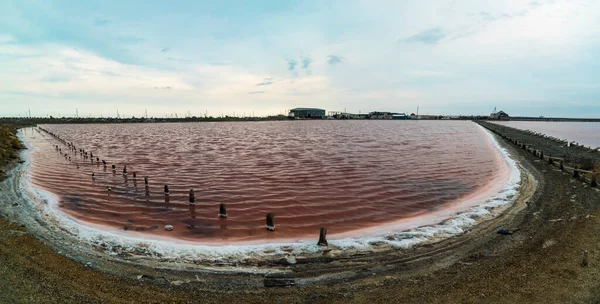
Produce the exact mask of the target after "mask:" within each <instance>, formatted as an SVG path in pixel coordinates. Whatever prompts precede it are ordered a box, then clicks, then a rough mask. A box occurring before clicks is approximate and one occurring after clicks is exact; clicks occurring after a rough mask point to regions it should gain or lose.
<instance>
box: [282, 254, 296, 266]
mask: <svg viewBox="0 0 600 304" xmlns="http://www.w3.org/2000/svg"><path fill="white" fill-rule="evenodd" d="M285 261H286V262H287V263H288V264H290V265H294V264H296V262H297V261H296V257H295V256H293V255H290V256H288V257H287V258H285Z"/></svg>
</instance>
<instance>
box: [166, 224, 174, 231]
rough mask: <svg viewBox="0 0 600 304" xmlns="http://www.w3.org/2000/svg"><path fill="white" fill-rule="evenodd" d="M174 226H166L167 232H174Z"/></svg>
mask: <svg viewBox="0 0 600 304" xmlns="http://www.w3.org/2000/svg"><path fill="white" fill-rule="evenodd" d="M172 230H173V225H165V231H172Z"/></svg>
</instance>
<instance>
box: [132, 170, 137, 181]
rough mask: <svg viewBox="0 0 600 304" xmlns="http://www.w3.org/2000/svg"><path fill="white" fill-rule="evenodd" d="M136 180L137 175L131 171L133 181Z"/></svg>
mask: <svg viewBox="0 0 600 304" xmlns="http://www.w3.org/2000/svg"><path fill="white" fill-rule="evenodd" d="M136 178H137V175H136V173H135V171H133V180H135V179H136Z"/></svg>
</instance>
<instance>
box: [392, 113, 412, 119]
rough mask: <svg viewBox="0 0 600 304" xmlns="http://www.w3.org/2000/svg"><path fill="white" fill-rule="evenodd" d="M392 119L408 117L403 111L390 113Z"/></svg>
mask: <svg viewBox="0 0 600 304" xmlns="http://www.w3.org/2000/svg"><path fill="white" fill-rule="evenodd" d="M392 119H409V117H408V115H406V114H405V113H400V114H394V115H392Z"/></svg>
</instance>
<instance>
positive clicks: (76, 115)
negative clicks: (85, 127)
mask: <svg viewBox="0 0 600 304" xmlns="http://www.w3.org/2000/svg"><path fill="white" fill-rule="evenodd" d="M75 117H77V118H79V109H77V108H75Z"/></svg>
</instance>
